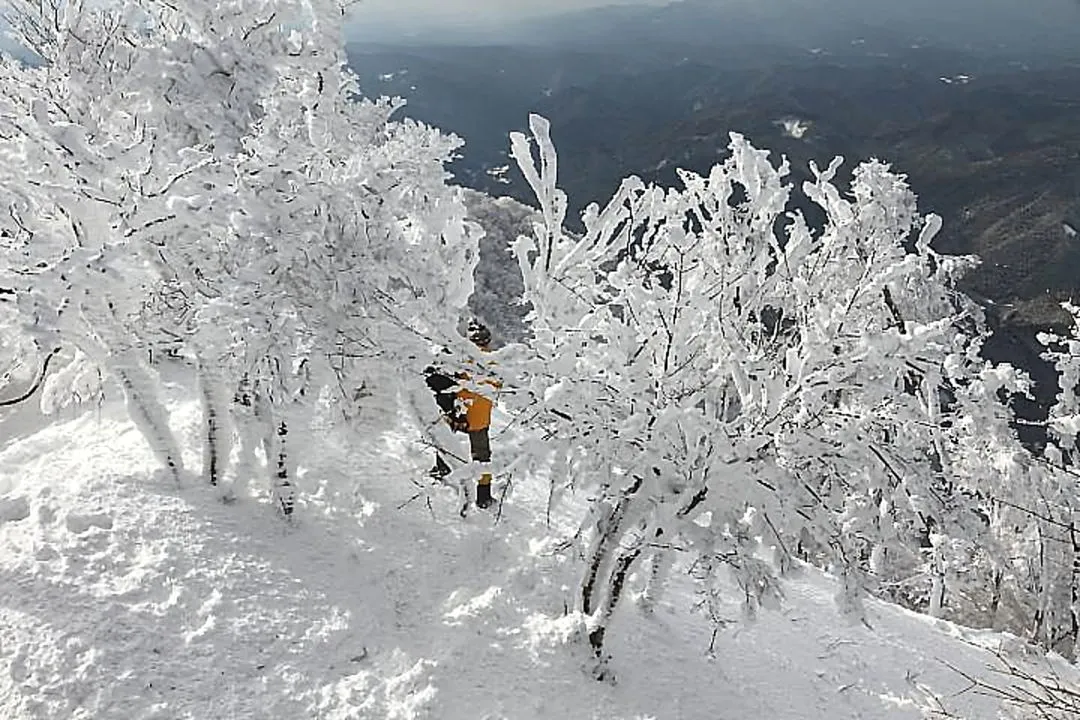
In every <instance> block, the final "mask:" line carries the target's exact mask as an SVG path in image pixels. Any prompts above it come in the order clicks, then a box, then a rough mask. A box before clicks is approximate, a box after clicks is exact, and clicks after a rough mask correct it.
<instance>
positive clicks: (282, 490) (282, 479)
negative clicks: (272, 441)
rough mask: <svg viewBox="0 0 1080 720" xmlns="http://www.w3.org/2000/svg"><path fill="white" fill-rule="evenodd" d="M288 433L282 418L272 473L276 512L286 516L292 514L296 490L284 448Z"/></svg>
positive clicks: (278, 430) (278, 428) (278, 429)
mask: <svg viewBox="0 0 1080 720" xmlns="http://www.w3.org/2000/svg"><path fill="white" fill-rule="evenodd" d="M288 435H289V427H288V425H286V424H285V421H284V420H282V421H281V422H280V423H278V427H277V468H276V471H275V473H274V480H273V482H274V494H273V497H274V500H275V502H276V505H277V509H278V512H280V513H281V514H282V516H284V517H286V518H288V517H289V516H291V515H292V514H293V509H294V507H295V505H296V491H295V489H294V488H293V484H292V480H291V475H292V473H291V472H290V466H289V454H288V450H287V448H286V443H285V441H286V438H287V437H288Z"/></svg>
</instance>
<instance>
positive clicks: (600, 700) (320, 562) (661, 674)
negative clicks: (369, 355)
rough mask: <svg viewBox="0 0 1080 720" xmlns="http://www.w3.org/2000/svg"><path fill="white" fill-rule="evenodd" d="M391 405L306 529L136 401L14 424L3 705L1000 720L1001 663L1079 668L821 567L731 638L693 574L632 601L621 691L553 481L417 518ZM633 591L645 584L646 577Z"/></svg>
mask: <svg viewBox="0 0 1080 720" xmlns="http://www.w3.org/2000/svg"><path fill="white" fill-rule="evenodd" d="M188 392H189V390H188V389H186V388H183V387H179V386H178V387H174V388H173V389H172V390H171V391H170V394H171V395H172V396H174V397H177V398H179V397H182V396H184V395H186V394H188ZM173 402H174V403H175V404H173V407H174V412H173V414H172V424H173V426H174V427H175V428H176V430H177V432H178V433H179V434H180V435H181V436H185V435H187V436H191V437H192V439H194V436H195V435H196V434H197V433H198V427H199V425H200V413H199V407H198V405H197V404H196V403H191V402H189V401H173ZM379 417H380V416H378V415H373V416H372V417H371V418H370V420H371V421H373V422H372V423H371V424H367V423H368V421H364V423H365V424H364V426H363V428H362V429H363V431H364V433H363V434H364V436H365V437H366V438H367V440H366V441H364V442H362V443H357V442H356V441H355V440H353V439H351V438H344V437H342V436H340V435H335V436H333V437H324V438H321V439H319V440H312V443H313V444H312V445H311V446H310V447H306V448H305V451H306V452H305V455H307V456H310V457H312V458H316V459H317V460H313V462H312V464H311V465H310V466H309V468H308V470H307V472H306V474H305V475H304V476H303V479H302V480H301V485H302V487H303V488H304V490H305V492H304V496H305V497H306V499H305V501H304V502H303V505H302V511H303V512H302V517H303V520H302V521H301V522H300V523H298V524H296V525H294V526H293V527H291V528H289V529H288V530H283V528H282V527H281V525H280V524H279V522H278V521H276V520H275V519H274V518H273V516H272V515H271V514H268V513H266V512H265V505H264V503H259V502H252V499H251V498H248V497H245V498H243V499H241V500H240V501H239V502H237V503H235V504H233V505H222V504H221V503H220V502H218V501H217V500H216V499H215V498H214V497H213V496H212V495H210V494H208V493H206V492H205V491H204V489H203V488H202V487H201V486H200V485H199V484H197V483H195V482H190V481H187V482H185V483H184V484H182V485H179V486H178V485H176V484H175V483H174V482H173V481H172V480H171V479H170V478H169V477H168V476H166V475H163V474H161V473H160V472H159V471H158V469H157V467H158V464H157V462H156V460H155V458H154V456H153V454H152V453H150V452H149V450H148V448H147V446H146V444H145V443H144V442H143V441H142V439H141V437H140V436H139V433H138V432H137V431H136V429H135V427H134V426H133V425H131V424H130V423H129V422H128V421H127V420H126V419H124V413H123V409H122V407H119V406H117V405H115V404H107V405H106V406H105V408H104V409H103V411H102V413H101V414H100V415H97V416H82V417H79V418H77V419H74V420H69V421H63V422H60V423H57V424H56V425H54V426H52V427H49V428H47V429H44V430H41V431H36V432H34V431H29V430H27V431H26V432H25V433H24V432H22V430H23V429H22V428H20V427H13V425H12V419H11V418H8V419H7V420H6V421H5V422H4V423H3V424H2V425H0V428H2V429H3V432H4V433H5V435H7V436H8V437H12V436H14V437H16V438H17V439H15V440H13V441H11V442H9V443H8V444H7V445H6V447H5V448H4V449H3V450H0V573H2V575H3V582H4V584H3V587H4V592H3V594H2V596H0V637H2V638H3V642H2V644H0V715H2V716H3V717H4V718H6V719H9V720H52V719H55V720H61V719H63V720H67V719H68V718H94V719H95V720H113V719H115V720H130V719H132V718H161V719H162V720H165V719H168V720H180V719H187V718H190V719H192V720H196V719H203V718H230V719H233V718H235V719H241V718H243V719H248V718H250V719H251V720H255V719H256V718H312V717H318V718H335V719H336V718H342V719H344V718H388V719H394V720H404V719H406V718H408V719H414V720H415V719H417V718H432V719H436V718H438V719H439V720H459V719H460V720H475V719H476V718H490V719H495V718H505V719H506V720H531V719H535V720H541V719H546V718H553V717H565V718H597V719H605V720H606V719H608V718H610V719H611V720H615V719H617V718H618V719H626V720H629V719H631V718H656V719H657V720H661V719H663V720H667V719H671V720H678V719H683V720H706V719H712V718H727V719H730V720H745V719H746V718H778V719H781V718H782V719H783V720H804V719H805V720H818V719H820V718H830V720H842V719H846V718H850V719H851V720H855V719H856V718H858V719H859V720H878V719H880V720H886V719H888V720H894V719H895V720H901V719H905V720H906V719H909V718H921V717H932V715H930V714H925V713H928V712H929V711H930V710H933V709H937V708H938V705H937V703H938V701H939V699H940V702H942V703H944V707H945V708H946V709H948V710H950V711H952V712H956V713H957V715H958V716H959V717H966V718H970V719H971V720H981V719H982V718H990V717H997V716H998V711H999V708H1000V707H1001V704H1000V703H999V702H998V701H997V700H994V699H992V698H988V697H985V696H980V695H978V694H977V693H973V692H968V693H962V694H957V693H958V692H960V691H962V690H963V689H964V688H965V687H966V686H967V681H966V680H965V679H964V678H963V677H962V676H961V675H960V673H970V674H975V675H978V676H980V677H984V678H986V679H988V680H990V681H997V680H999V679H1001V678H997V677H996V676H995V675H994V673H993V672H992V671H991V668H992V667H993V668H1001V667H1002V665H1001V661H1000V660H998V659H997V658H996V657H995V654H996V653H999V652H1000V653H1003V655H1002V657H1003V658H1004V659H1005V660H1006V661H1008V662H1011V663H1016V664H1017V666H1018V667H1019V668H1021V669H1023V670H1031V671H1034V672H1038V673H1045V672H1047V671H1048V670H1051V669H1052V670H1054V671H1056V672H1061V673H1064V676H1063V677H1064V678H1066V679H1070V678H1072V679H1080V678H1077V673H1076V672H1075V671H1074V670H1071V669H1070V668H1068V667H1067V666H1066V665H1065V664H1064V663H1063V662H1061V661H1057V660H1055V661H1052V663H1051V664H1047V663H1046V661H1043V660H1040V659H1039V658H1038V656H1037V654H1033V653H1032V651H1031V649H1030V648H1027V647H1026V645H1025V644H1024V643H1022V642H1021V641H1019V640H1017V639H1015V638H1011V637H1009V636H1005V635H995V634H992V633H988V632H976V631H971V630H965V629H963V628H960V627H957V626H954V625H952V624H950V623H947V622H944V621H934V620H931V619H929V618H927V617H926V616H923V615H917V614H913V613H909V612H906V611H904V610H901V609H899V608H896V607H893V606H889V605H885V604H882V603H878V602H871V603H869V604H868V606H867V612H866V623H865V624H864V623H862V622H858V621H855V620H853V619H852V618H850V617H845V616H843V615H842V614H841V613H840V612H839V611H838V609H837V606H836V604H835V602H834V600H833V596H834V595H835V593H836V591H837V585H836V580H835V579H834V578H831V577H828V576H826V575H823V574H821V573H819V572H817V571H814V570H812V569H806V570H804V571H803V572H801V573H800V574H799V575H798V576H797V577H795V578H793V579H792V580H791V581H790V583H788V584H787V585H786V590H785V598H784V600H783V601H782V602H780V603H779V604H778V605H777V606H776V607H775V608H774V609H770V610H766V611H763V612H761V613H759V614H758V616H757V618H756V619H755V620H753V621H747V620H746V619H745V618H744V617H743V611H742V608H741V607H740V605H741V601H740V599H739V597H738V596H737V594H735V593H731V594H728V595H727V596H726V597H724V598H722V599H721V601H720V602H719V603H717V604H715V605H714V606H713V611H714V612H716V613H718V615H719V616H720V617H721V618H722V619H723V620H724V623H723V624H721V625H719V626H716V627H717V629H716V630H715V634H714V625H713V624H711V623H710V622H709V621H708V619H707V618H706V617H705V616H703V615H702V614H701V613H700V612H698V611H696V610H695V608H694V606H695V604H696V603H697V602H698V601H699V597H698V596H697V595H696V593H695V586H694V582H693V581H692V580H691V578H690V577H688V576H687V575H686V574H685V570H686V567H685V565H684V564H682V563H677V564H676V566H675V567H674V568H673V573H672V576H671V578H670V580H669V582H668V583H667V586H666V588H665V591H664V592H663V594H662V595H660V596H659V597H658V598H657V599H656V600H655V602H654V603H652V604H651V605H645V604H643V600H639V601H638V602H635V603H633V604H628V605H626V606H624V607H623V608H622V609H621V610H620V612H619V614H618V615H617V617H616V619H615V625H614V640H613V643H612V652H613V654H614V658H613V660H612V663H611V673H612V678H611V682H606V683H597V682H596V681H595V680H593V679H592V678H591V677H590V676H589V674H588V673H587V672H586V671H585V670H586V668H587V666H588V664H589V663H590V653H589V652H588V650H587V644H586V643H585V641H584V637H583V634H584V633H585V632H586V623H585V620H584V618H583V617H582V616H581V615H580V614H578V613H575V612H573V611H570V612H567V611H566V610H565V608H564V602H565V600H566V592H565V588H566V587H567V586H571V585H573V584H574V583H575V581H576V578H577V575H578V570H577V567H576V565H575V564H574V563H573V562H572V561H571V560H570V558H568V557H566V556H565V555H563V554H561V553H559V552H558V551H557V546H558V544H559V541H560V539H561V538H564V537H569V535H571V534H572V533H573V531H574V527H573V524H572V523H571V522H568V519H569V516H570V515H571V513H568V512H563V513H560V514H559V515H558V516H557V517H556V518H555V524H554V526H552V527H551V528H548V527H546V525H545V521H544V510H545V506H546V484H545V482H544V481H543V479H542V478H537V477H529V476H523V477H521V478H519V479H517V480H516V482H515V487H514V490H513V492H512V494H511V495H510V496H509V498H508V499H507V501H506V503H505V507H504V511H503V513H502V515H501V517H500V519H499V521H498V522H497V523H496V522H495V519H494V518H493V517H492V516H490V515H487V514H483V515H481V516H479V517H476V518H470V519H468V520H466V521H461V520H459V519H458V518H457V516H456V496H455V494H454V493H453V492H452V491H449V490H433V491H432V495H431V505H430V509H429V508H428V507H426V506H425V503H423V502H419V501H418V502H413V503H411V504H409V505H406V506H405V507H403V508H401V509H395V508H397V507H398V506H400V505H401V504H402V503H404V502H405V501H406V500H408V498H409V497H410V496H411V495H412V494H413V492H414V490H415V488H414V486H413V484H412V483H411V482H410V480H409V478H410V477H415V476H419V474H420V473H421V472H422V470H423V469H424V467H425V465H423V464H421V463H422V462H423V461H426V460H427V458H426V457H420V455H421V448H420V447H419V446H418V445H417V444H416V442H415V428H412V429H410V427H409V425H408V424H406V425H402V426H401V427H398V428H391V429H387V428H386V427H385V425H384V424H383V423H382V422H381V421H380V420H379ZM505 422H507V419H506V418H502V419H501V421H500V427H501V426H502V425H503V423H505ZM189 460H191V461H192V462H193V461H194V460H195V458H189ZM189 480H193V479H189ZM255 489H259V488H255ZM259 490H261V489H259ZM630 582H631V592H632V593H633V594H634V595H635V596H638V595H639V594H640V593H641V591H642V590H643V589H644V585H643V583H644V578H642V577H634V578H632V579H631V581H630Z"/></svg>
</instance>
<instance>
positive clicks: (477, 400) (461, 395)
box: [457, 375, 502, 432]
mask: <svg viewBox="0 0 1080 720" xmlns="http://www.w3.org/2000/svg"><path fill="white" fill-rule="evenodd" d="M463 379H465V380H468V379H469V376H468V375H465V377H464V378H463ZM477 384H479V385H490V386H491V387H492V388H495V389H498V388H500V387H502V383H500V382H499V381H498V380H495V379H494V378H484V379H482V380H478V381H477ZM457 396H458V399H459V400H461V402H462V404H463V405H464V406H465V419H466V421H467V423H468V426H469V432H474V431H476V430H484V429H487V428H488V427H490V426H491V408H492V407H494V405H495V403H493V402H492V401H491V399H490V398H488V397H485V396H484V395H481V394H480V393H478V392H474V391H472V390H469V389H467V388H462V389H460V390H458V392H457Z"/></svg>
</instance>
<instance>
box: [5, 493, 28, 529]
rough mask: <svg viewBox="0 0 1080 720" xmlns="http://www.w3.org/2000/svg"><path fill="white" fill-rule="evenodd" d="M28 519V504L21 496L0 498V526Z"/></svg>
mask: <svg viewBox="0 0 1080 720" xmlns="http://www.w3.org/2000/svg"><path fill="white" fill-rule="evenodd" d="M28 517H30V502H29V501H28V500H27V499H26V498H25V497H23V496H21V495H20V496H18V497H12V498H7V497H4V498H0V525H3V524H4V523H8V522H18V521H19V520H25V519H26V518H28Z"/></svg>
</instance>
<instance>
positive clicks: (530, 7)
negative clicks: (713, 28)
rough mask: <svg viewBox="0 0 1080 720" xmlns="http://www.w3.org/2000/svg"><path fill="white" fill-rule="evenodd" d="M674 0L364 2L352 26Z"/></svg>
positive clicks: (481, 20)
mask: <svg viewBox="0 0 1080 720" xmlns="http://www.w3.org/2000/svg"><path fill="white" fill-rule="evenodd" d="M671 1H672V0H360V3H359V5H358V6H357V7H356V8H355V9H354V10H353V13H352V15H353V20H352V23H351V24H352V25H357V24H365V23H379V24H384V23H385V24H390V25H395V26H398V27H409V26H415V27H430V26H431V25H432V24H436V23H447V22H449V23H451V24H455V25H470V24H473V23H475V24H480V25H490V24H497V23H499V22H503V21H505V20H511V19H516V18H521V17H526V16H529V15H539V14H547V13H558V12H565V11H567V10H582V9H585V8H590V7H598V6H603V5H667V4H668V3H669V2H671Z"/></svg>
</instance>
